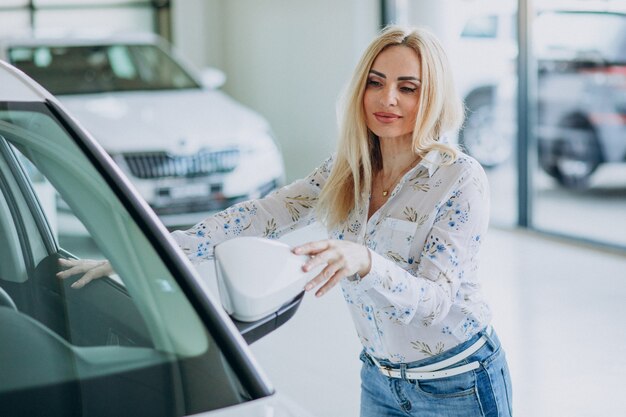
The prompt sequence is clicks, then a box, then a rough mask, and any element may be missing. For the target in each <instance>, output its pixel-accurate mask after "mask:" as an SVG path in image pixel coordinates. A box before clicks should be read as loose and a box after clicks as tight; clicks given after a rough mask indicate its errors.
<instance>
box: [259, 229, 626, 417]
mask: <svg viewBox="0 0 626 417" xmlns="http://www.w3.org/2000/svg"><path fill="white" fill-rule="evenodd" d="M313 234H315V233H313ZM309 236H311V235H310V234H300V235H295V236H294V237H293V238H291V240H292V241H298V240H302V239H307V238H308V237H309ZM482 272H483V275H482V276H483V282H484V287H485V291H486V293H487V295H488V296H489V298H490V300H491V304H492V308H493V311H494V317H495V318H494V326H495V328H496V330H497V331H498V334H499V336H500V339H501V340H502V343H503V345H504V347H505V349H506V351H507V355H508V358H509V366H510V368H511V374H512V378H513V391H514V410H515V415H516V416H523V417H526V416H528V417H561V416H567V417H587V416H626V395H625V394H624V387H625V386H626V385H625V384H624V379H626V325H625V323H624V322H625V321H626V256H624V255H621V254H611V253H606V252H602V251H599V250H596V249H592V248H589V247H583V246H576V245H572V244H570V243H567V242H563V241H559V240H554V239H550V238H546V237H542V236H540V235H537V234H533V233H529V232H522V231H510V230H499V229H493V228H492V230H491V231H490V233H489V235H488V239H487V241H486V243H485V246H484V249H483V262H482ZM252 350H253V352H254V353H255V354H256V356H257V359H258V360H259V362H260V363H261V365H262V367H263V368H264V369H265V371H266V372H267V374H268V375H269V377H270V379H271V380H272V381H273V382H274V384H275V386H276V387H277V388H278V389H279V390H281V391H282V392H283V393H285V394H287V395H289V396H290V397H291V398H293V399H295V400H296V401H298V402H299V403H301V404H302V405H304V406H305V407H306V408H308V409H310V410H312V411H313V412H314V413H316V415H318V416H320V417H351V416H358V403H359V369H360V362H359V361H358V359H357V356H358V352H359V350H360V349H359V343H358V341H357V339H356V335H355V332H354V330H353V328H352V323H351V321H350V318H349V317H348V313H347V310H346V308H345V306H344V304H343V299H342V298H341V294H340V291H337V290H334V291H331V293H329V294H328V295H327V296H325V297H323V298H322V299H314V297H312V296H311V297H309V296H307V297H306V298H305V301H304V302H303V305H302V307H301V308H300V311H298V313H297V314H296V316H295V317H294V319H292V321H290V322H289V323H287V324H286V325H285V326H283V327H282V328H281V329H279V330H277V331H276V332H275V333H273V334H271V335H269V336H267V337H266V338H265V339H262V340H261V341H259V342H257V343H255V344H253V345H252Z"/></svg>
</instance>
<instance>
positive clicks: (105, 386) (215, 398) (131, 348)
mask: <svg viewBox="0 0 626 417" xmlns="http://www.w3.org/2000/svg"><path fill="white" fill-rule="evenodd" d="M42 207H43V209H42ZM74 258H90V259H103V258H107V259H109V260H110V262H111V264H112V266H113V268H114V270H115V271H116V272H115V274H113V275H111V276H110V277H107V278H102V279H98V280H95V281H93V282H92V283H90V284H88V285H87V286H85V287H84V288H81V289H74V288H72V287H71V284H72V283H73V282H74V281H75V280H76V278H77V277H75V278H68V279H67V280H60V279H58V278H57V277H56V273H57V272H58V271H59V270H60V266H59V259H66V260H71V259H74ZM0 341H1V342H0V374H1V375H2V378H0V415H2V414H3V412H2V410H4V408H3V407H4V406H7V407H19V408H18V409H20V410H26V411H28V412H27V413H26V414H24V415H44V414H45V415H46V416H68V415H81V416H89V415H105V414H106V415H139V414H141V415H153V416H181V415H188V414H193V413H198V412H202V411H207V410H211V409H216V408H221V407H226V406H229V405H233V404H237V403H240V402H243V401H246V400H248V399H249V398H250V395H249V394H248V393H247V392H246V391H245V389H244V388H243V387H242V384H241V381H240V380H239V379H238V377H237V375H236V374H235V373H234V372H233V370H232V369H231V367H230V366H229V364H228V362H227V361H226V360H225V359H224V357H223V355H222V352H221V351H220V349H219V346H218V345H217V344H216V342H215V340H214V338H213V337H212V336H211V334H209V332H208V331H207V329H206V327H205V326H204V324H203V323H202V321H201V320H200V319H199V317H198V315H197V314H196V312H195V310H194V308H193V307H192V306H191V304H190V303H189V301H188V300H187V298H186V297H185V295H184V293H183V292H182V290H181V288H180V287H179V285H178V284H177V282H176V280H175V279H174V277H173V276H172V275H171V273H170V271H169V269H168V268H167V266H166V265H165V264H164V263H163V261H162V260H161V258H160V257H159V256H158V253H157V252H156V250H155V248H154V247H153V245H152V244H151V243H150V241H148V239H147V238H146V236H145V235H144V233H143V232H142V231H141V230H140V228H139V227H138V225H137V224H136V223H135V222H134V221H133V219H132V217H131V216H130V214H129V213H128V212H127V210H126V209H125V207H124V205H123V204H122V203H121V202H120V201H119V199H118V198H117V197H116V195H115V194H114V193H113V191H112V190H111V189H110V188H109V186H108V185H107V183H106V182H105V180H104V179H103V178H102V177H101V175H100V174H99V173H98V171H97V170H96V169H95V168H94V167H93V165H92V164H91V163H90V160H89V159H88V158H87V157H86V156H85V155H84V154H83V152H82V151H81V150H80V148H79V147H78V146H77V145H76V144H75V143H74V142H73V140H72V138H71V137H70V136H68V134H67V133H66V131H65V130H64V129H63V127H62V126H61V125H59V124H58V123H57V122H56V121H55V119H53V117H51V114H50V113H48V111H47V110H46V107H45V106H44V105H43V104H32V103H27V104H23V105H18V106H15V105H11V106H7V105H2V104H1V103H0ZM6 364H11V366H9V367H7V366H6ZM37 404H40V405H37ZM33 407H34V408H33ZM37 407H44V408H41V409H40V408H37ZM11 410H13V411H14V408H11ZM42 410H44V411H45V413H42V412H41V411H42ZM103 410H104V411H103ZM133 410H136V411H133Z"/></svg>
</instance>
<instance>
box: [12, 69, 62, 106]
mask: <svg viewBox="0 0 626 417" xmlns="http://www.w3.org/2000/svg"><path fill="white" fill-rule="evenodd" d="M0 85H1V86H2V88H0V101H13V102H15V101H21V102H24V101H28V102H32V101H40V102H44V101H46V100H54V98H53V97H52V96H51V95H50V93H48V92H47V91H46V90H44V89H43V88H42V87H41V86H40V85H39V84H37V83H36V82H35V81H33V79H32V78H30V77H29V76H28V75H26V74H24V73H23V72H22V71H20V70H19V69H17V68H15V67H14V66H13V65H10V64H8V63H7V62H5V61H2V60H0Z"/></svg>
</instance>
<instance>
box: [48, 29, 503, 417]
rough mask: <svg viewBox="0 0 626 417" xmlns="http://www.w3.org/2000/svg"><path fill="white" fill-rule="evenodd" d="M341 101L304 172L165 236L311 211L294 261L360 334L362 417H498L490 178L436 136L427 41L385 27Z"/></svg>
mask: <svg viewBox="0 0 626 417" xmlns="http://www.w3.org/2000/svg"><path fill="white" fill-rule="evenodd" d="M344 107H345V108H344V115H343V120H342V122H341V131H340V138H339V146H338V150H337V152H336V154H335V155H334V156H332V157H330V158H329V159H328V160H326V161H325V162H324V163H323V164H322V165H321V166H320V167H318V168H317V169H316V170H315V171H314V172H313V173H312V174H310V175H309V176H308V177H306V178H304V179H302V180H299V181H296V182H294V183H292V184H290V185H288V186H285V187H283V188H281V189H279V190H277V191H275V192H273V193H272V194H270V195H269V196H267V197H265V198H263V199H260V200H252V201H248V202H245V203H241V204H237V205H235V206H233V207H231V208H229V209H227V210H225V211H223V212H220V213H218V214H216V215H214V216H212V217H209V218H207V219H205V220H203V221H201V222H200V223H198V224H197V225H195V226H194V227H192V228H191V229H189V230H186V231H177V232H174V233H173V237H174V238H175V239H176V241H177V242H178V244H179V245H180V246H181V247H182V248H183V250H184V251H185V253H186V254H187V255H188V257H189V258H190V259H191V260H192V262H200V261H202V260H204V259H207V258H209V257H211V256H212V253H213V247H214V246H215V245H216V244H217V243H219V242H221V241H224V240H226V239H229V238H232V237H236V236H244V235H247V236H250V235H253V236H264V237H267V238H278V237H280V236H281V235H283V234H285V233H287V232H289V231H292V230H294V229H296V228H298V227H301V226H304V225H307V224H310V223H312V222H314V221H316V220H317V221H320V222H322V223H323V224H324V225H325V226H326V227H327V229H328V231H329V236H330V239H327V240H321V241H316V242H309V243H306V244H304V245H301V246H298V247H296V248H294V249H293V251H294V252H295V253H297V254H303V255H309V256H310V258H309V260H308V261H307V262H306V264H305V265H303V269H304V270H309V269H312V268H315V267H317V266H320V265H323V266H325V267H324V268H323V270H322V272H320V274H319V275H317V276H316V277H315V278H314V279H313V280H311V281H310V282H309V283H308V284H306V286H305V290H307V291H315V295H316V296H321V295H323V294H325V293H326V292H328V291H329V290H330V289H332V288H333V287H334V286H336V285H337V284H339V285H341V287H342V290H343V294H344V297H345V299H346V301H347V304H348V308H349V310H350V312H351V314H352V317H353V320H354V324H355V326H356V330H357V333H358V335H359V338H360V340H361V343H362V345H363V352H362V354H361V360H362V361H363V367H362V371H361V416H363V417H369V416H377V417H380V416H396V415H397V416H406V415H415V416H418V415H419V416H455V417H459V416H510V414H511V391H510V390H511V385H510V378H509V373H508V368H507V364H506V360H505V357H504V352H503V350H502V349H501V348H500V343H499V341H498V338H497V336H496V334H495V332H494V331H493V330H492V329H491V327H490V326H489V323H490V319H491V313H490V310H489V307H488V305H487V303H486V302H485V300H484V299H483V296H482V294H481V290H480V283H479V279H478V274H477V268H478V252H479V248H480V245H481V242H482V240H483V237H484V234H485V232H486V231H487V225H488V218H489V193H488V184H487V180H486V177H485V174H484V172H483V170H482V168H481V167H480V165H479V164H478V163H477V162H476V161H475V160H473V159H472V158H471V157H469V156H467V155H465V154H463V153H461V152H460V151H458V150H456V149H454V148H453V147H451V146H449V145H446V144H445V143H442V141H441V138H442V137H443V135H444V133H445V132H448V131H453V130H455V129H457V128H458V127H459V125H460V123H461V122H462V116H463V111H462V105H461V103H460V101H459V99H458V98H457V97H456V95H455V91H454V87H453V82H452V78H451V74H450V68H449V64H448V61H447V58H446V55H445V53H444V51H443V49H442V47H441V45H440V43H439V41H438V40H437V39H436V38H435V37H434V36H433V35H432V34H431V33H429V32H427V31H425V30H421V29H407V28H400V27H389V28H387V29H385V30H384V31H383V32H381V34H380V35H379V36H378V37H377V38H376V39H374V41H373V42H372V43H371V44H370V46H369V47H368V48H367V50H366V51H365V53H364V54H363V57H362V58H361V60H360V62H359V63H358V65H357V67H356V71H355V73H354V76H353V78H352V81H351V83H350V86H349V89H348V92H347V96H346V98H345V106H344ZM67 266H71V265H67ZM96 267H97V268H99V269H100V270H102V268H103V266H102V265H101V264H98V265H96ZM106 267H107V266H105V267H104V268H105V269H106ZM74 272H76V271H74ZM101 272H102V271H101ZM88 274H89V273H88ZM70 275H72V268H70V269H68V270H67V271H65V272H63V273H60V276H61V277H62V278H63V277H67V276H70ZM101 275H102V273H92V274H91V275H87V274H86V275H85V276H83V278H81V279H80V280H79V281H78V282H77V284H78V285H77V286H82V285H84V284H85V283H86V282H88V281H89V280H90V279H93V277H96V276H101Z"/></svg>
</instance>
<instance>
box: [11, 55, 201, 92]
mask: <svg viewBox="0 0 626 417" xmlns="http://www.w3.org/2000/svg"><path fill="white" fill-rule="evenodd" d="M9 60H10V61H11V63H12V64H13V65H15V66H16V67H18V68H19V69H21V70H22V71H24V72H25V73H26V74H28V75H29V76H31V77H32V78H34V79H35V80H36V81H37V82H39V83H40V84H41V85H43V86H44V87H45V88H46V89H47V90H48V91H50V92H51V93H52V94H55V95H65V94H92V93H104V92H115V91H141V90H178V89H189V88H200V86H199V84H198V83H197V82H196V81H194V79H193V78H192V77H191V76H190V75H189V74H188V73H187V72H186V71H185V70H184V69H183V68H182V67H181V66H180V65H179V64H178V63H176V62H175V61H174V60H173V59H172V57H170V56H169V55H168V54H167V53H165V51H163V50H162V49H160V48H158V47H157V46H155V45H149V44H135V45H127V44H109V45H80V46H46V45H39V46H14V47H11V48H10V49H9Z"/></svg>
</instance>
